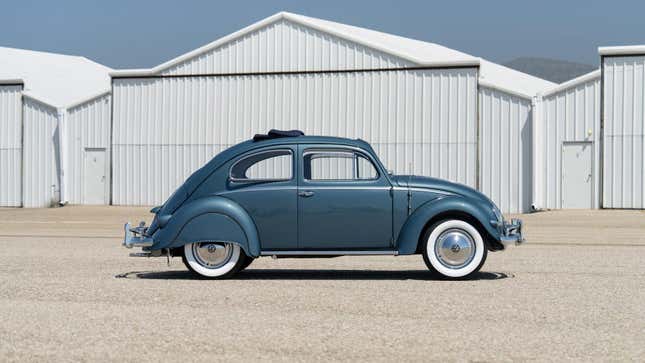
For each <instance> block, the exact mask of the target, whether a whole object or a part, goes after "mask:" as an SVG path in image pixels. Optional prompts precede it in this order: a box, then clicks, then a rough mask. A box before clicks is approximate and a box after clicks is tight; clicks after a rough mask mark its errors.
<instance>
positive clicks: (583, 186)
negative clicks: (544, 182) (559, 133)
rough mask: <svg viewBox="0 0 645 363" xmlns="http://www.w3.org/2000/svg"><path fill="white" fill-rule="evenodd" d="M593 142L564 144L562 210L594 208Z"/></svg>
mask: <svg viewBox="0 0 645 363" xmlns="http://www.w3.org/2000/svg"><path fill="white" fill-rule="evenodd" d="M592 150H593V144H592V143H591V142H575V143H573V142H572V143H564V144H562V208H565V209H566V208H569V209H590V208H592V188H593V172H592V169H591V168H592V156H591V151H592Z"/></svg>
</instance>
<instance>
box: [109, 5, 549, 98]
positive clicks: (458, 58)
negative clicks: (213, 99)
mask: <svg viewBox="0 0 645 363" xmlns="http://www.w3.org/2000/svg"><path fill="white" fill-rule="evenodd" d="M283 19H285V20H288V21H291V22H294V23H297V24H300V25H303V26H306V27H309V28H312V29H315V30H318V31H321V32H324V33H328V34H331V35H334V36H337V37H339V38H342V39H345V40H348V41H351V42H354V43H357V44H360V45H363V46H366V47H368V48H372V49H375V50H378V51H381V52H383V53H386V54H389V55H392V56H395V57H398V58H401V59H403V60H406V61H409V62H410V63H412V64H414V65H415V66H419V67H454V66H473V67H476V66H479V68H480V79H481V80H483V81H484V82H485V84H486V85H488V86H490V87H495V88H499V89H501V90H504V91H507V92H510V93H514V94H518V95H520V96H523V97H529V98H530V97H532V96H534V95H535V94H536V93H537V92H540V91H542V90H544V89H547V88H551V87H553V86H555V83H552V82H549V81H546V80H543V79H541V78H537V77H533V76H530V75H528V74H526V73H522V72H519V71H516V70H513V69H510V68H507V67H504V66H501V65H498V64H495V63H492V62H489V61H486V60H484V59H481V58H478V57H474V56H472V55H469V54H466V53H463V52H460V51H457V50H454V49H451V48H448V47H445V46H442V45H439V44H435V43H429V42H425V41H421V40H416V39H411V38H406V37H401V36H398V35H393V34H388V33H383V32H379V31H376V30H371V29H366V28H361V27H356V26H352V25H347V24H342V23H337V22H333V21H329V20H323V19H317V18H312V17H308V16H304V15H298V14H293V13H288V12H280V13H277V14H274V15H272V16H270V17H268V18H265V19H263V20H260V21H258V22H256V23H254V24H252V25H250V26H247V27H246V28H243V29H241V30H239V31H237V32H234V33H232V34H229V35H227V36H225V37H222V38H220V39H218V40H215V41H214V42H211V43H209V44H206V45H204V46H202V47H200V48H197V49H195V50H193V51H190V52H188V53H185V54H183V55H181V56H179V57H176V58H173V59H171V60H169V61H167V62H165V63H162V64H160V65H158V66H156V67H153V68H150V69H126V70H117V71H113V72H111V73H110V74H111V75H113V76H135V77H136V76H149V75H158V74H159V73H161V72H163V71H164V70H166V69H168V68H170V67H173V66H175V65H177V64H180V63H182V62H184V61H187V60H189V59H192V58H195V57H197V56H199V55H201V54H203V53H206V52H208V51H211V50H213V49H215V48H217V47H220V46H222V45H224V44H227V43H230V42H232V41H235V40H236V39H239V38H241V37H243V36H245V35H247V34H249V33H251V32H254V31H256V30H258V29H261V28H263V27H265V26H268V25H270V24H272V23H275V22H277V21H280V20H283Z"/></svg>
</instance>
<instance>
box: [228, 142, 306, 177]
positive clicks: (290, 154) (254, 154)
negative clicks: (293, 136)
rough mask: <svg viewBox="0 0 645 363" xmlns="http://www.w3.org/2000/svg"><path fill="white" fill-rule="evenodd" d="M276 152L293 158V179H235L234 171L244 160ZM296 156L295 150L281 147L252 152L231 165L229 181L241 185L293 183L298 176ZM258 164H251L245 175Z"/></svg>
mask: <svg viewBox="0 0 645 363" xmlns="http://www.w3.org/2000/svg"><path fill="white" fill-rule="evenodd" d="M276 151H286V153H285V154H284V155H289V156H291V177H290V178H270V179H249V178H236V177H234V176H233V169H235V167H236V166H237V165H238V164H239V163H241V162H243V161H244V160H246V159H248V158H251V157H253V156H256V155H260V154H266V153H271V152H276ZM294 155H295V153H294V152H293V149H291V148H288V147H280V148H274V149H263V150H258V151H255V152H251V153H247V154H244V155H242V156H240V157H239V158H238V159H237V160H236V161H235V162H234V163H233V164H232V165H231V167H230V168H229V169H228V180H229V181H230V182H233V183H241V184H257V183H275V182H288V181H293V180H294V179H295V177H296V175H295V174H296V171H295V165H296V163H295V161H296V158H295V156H294ZM278 156H282V155H278ZM270 158H271V157H269V158H266V159H261V160H259V161H257V162H256V163H259V162H262V161H264V160H268V159H270ZM256 163H253V164H251V165H250V166H249V167H247V168H246V169H245V170H244V173H245V174H246V171H247V170H248V169H249V168H251V167H252V166H253V165H255V164H256Z"/></svg>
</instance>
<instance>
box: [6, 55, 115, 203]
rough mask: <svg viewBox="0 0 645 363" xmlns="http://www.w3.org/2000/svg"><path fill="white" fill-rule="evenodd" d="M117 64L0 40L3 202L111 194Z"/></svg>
mask: <svg viewBox="0 0 645 363" xmlns="http://www.w3.org/2000/svg"><path fill="white" fill-rule="evenodd" d="M109 71H110V69H109V68H107V67H104V66H102V65H100V64H97V63H95V62H92V61H90V60H89V59H87V58H84V57H76V56H67V55H61V54H53V53H44V52H35V51H28V50H22V49H13V48H3V47H0V170H1V171H0V207H20V206H24V207H48V206H51V205H54V204H58V203H59V202H71V203H76V204H93V203H94V204H106V203H107V202H108V199H107V198H106V195H107V193H109V184H108V183H107V180H106V179H104V180H101V178H102V177H103V178H104V177H105V176H106V175H108V172H109V159H108V158H109V154H107V153H106V150H109V142H110V139H109V134H110V129H109V127H110V126H109V125H110V105H111V103H110V97H111V96H110V78H109V75H108V72H109ZM101 157H103V158H106V159H105V160H104V162H103V164H102V165H99V164H100V163H99V162H100V158H101Z"/></svg>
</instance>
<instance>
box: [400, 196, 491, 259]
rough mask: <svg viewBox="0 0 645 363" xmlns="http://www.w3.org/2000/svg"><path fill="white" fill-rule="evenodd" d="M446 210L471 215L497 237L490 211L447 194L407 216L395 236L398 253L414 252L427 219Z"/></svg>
mask: <svg viewBox="0 0 645 363" xmlns="http://www.w3.org/2000/svg"><path fill="white" fill-rule="evenodd" d="M447 212H456V213H465V214H468V215H470V216H472V217H473V218H475V219H477V220H478V221H479V223H480V224H481V225H482V226H483V227H484V228H485V229H486V232H488V234H489V235H490V236H491V237H493V238H495V239H499V231H497V229H495V228H494V227H493V226H492V225H491V224H490V219H491V218H490V212H488V211H485V210H483V209H482V208H481V207H479V206H477V205H475V204H473V203H470V202H468V201H467V200H466V199H464V198H463V197H460V196H448V197H443V198H438V199H433V200H431V201H428V202H426V203H424V204H422V205H421V206H420V207H419V208H417V209H416V210H415V211H414V212H413V213H412V214H411V215H410V216H409V217H408V219H407V220H406V222H405V223H404V224H403V227H401V232H400V233H399V237H398V238H397V246H398V249H399V254H400V255H411V254H414V253H416V251H417V245H418V243H419V239H420V238H421V233H423V230H424V228H425V226H426V225H427V223H428V221H430V220H432V219H433V218H434V217H436V216H438V215H439V214H442V213H447Z"/></svg>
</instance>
